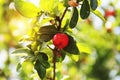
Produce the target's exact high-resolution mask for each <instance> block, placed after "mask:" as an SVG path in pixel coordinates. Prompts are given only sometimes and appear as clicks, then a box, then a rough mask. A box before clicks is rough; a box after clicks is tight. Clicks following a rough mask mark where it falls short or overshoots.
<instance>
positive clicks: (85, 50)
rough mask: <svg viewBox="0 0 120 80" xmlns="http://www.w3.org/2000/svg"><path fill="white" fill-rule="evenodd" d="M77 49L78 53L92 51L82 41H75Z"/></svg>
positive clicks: (89, 52)
mask: <svg viewBox="0 0 120 80" xmlns="http://www.w3.org/2000/svg"><path fill="white" fill-rule="evenodd" d="M77 46H78V49H79V50H80V53H86V54H91V53H92V49H91V48H90V47H89V46H88V45H86V44H83V43H77Z"/></svg>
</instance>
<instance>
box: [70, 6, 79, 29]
mask: <svg viewBox="0 0 120 80" xmlns="http://www.w3.org/2000/svg"><path fill="white" fill-rule="evenodd" d="M77 22H78V10H77V8H76V7H74V11H73V14H72V18H71V20H70V24H69V26H70V28H74V27H75V26H76V25H77Z"/></svg>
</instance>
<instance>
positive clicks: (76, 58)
mask: <svg viewBox="0 0 120 80" xmlns="http://www.w3.org/2000/svg"><path fill="white" fill-rule="evenodd" d="M70 57H71V59H72V60H74V61H75V62H77V61H78V60H79V58H80V57H79V55H71V56H70Z"/></svg>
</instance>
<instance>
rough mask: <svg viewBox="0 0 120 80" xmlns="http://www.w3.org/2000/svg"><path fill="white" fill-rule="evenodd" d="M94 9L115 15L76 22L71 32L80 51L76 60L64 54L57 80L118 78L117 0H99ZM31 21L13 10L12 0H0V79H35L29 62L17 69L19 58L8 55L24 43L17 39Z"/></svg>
mask: <svg viewBox="0 0 120 80" xmlns="http://www.w3.org/2000/svg"><path fill="white" fill-rule="evenodd" d="M97 9H98V10H99V11H100V12H101V13H102V14H103V16H105V13H106V10H113V11H114V12H115V15H110V16H108V17H106V23H103V21H102V20H101V19H100V18H98V17H97V16H95V15H94V14H92V13H91V15H90V16H89V18H88V19H86V20H80V21H79V22H78V24H77V27H76V28H74V29H73V34H72V35H73V36H74V37H75V39H76V40H77V42H79V44H77V45H78V46H79V47H80V49H81V50H80V52H81V54H80V55H79V60H77V59H76V57H75V56H74V57H75V59H74V57H73V60H72V59H70V58H69V57H66V58H65V60H64V61H63V62H62V63H58V64H57V67H58V70H59V71H58V72H57V77H58V78H60V80H120V1H119V0H101V4H100V6H99V7H98V8H97ZM31 20H32V19H28V18H25V17H23V16H21V15H20V14H19V13H18V12H17V11H16V10H15V7H14V3H13V0H0V80H39V79H38V76H37V74H33V71H32V70H31V69H32V68H33V66H32V65H31V64H30V63H25V64H27V65H28V66H24V65H23V66H22V68H23V70H22V71H20V72H19V71H18V72H17V71H16V66H17V63H18V62H19V60H20V59H19V57H16V56H15V55H13V54H11V52H12V51H13V50H15V49H16V48H19V47H21V46H23V45H25V44H22V43H19V41H20V40H21V39H22V38H23V36H24V37H27V36H25V35H26V34H29V33H30V31H31V30H32V29H31V28H32V26H31ZM76 34H77V35H76ZM74 60H75V61H74ZM59 66H60V67H59ZM60 74H62V75H63V77H61V76H60ZM61 78H62V79H61Z"/></svg>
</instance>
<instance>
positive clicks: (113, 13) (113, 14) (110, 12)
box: [105, 10, 115, 18]
mask: <svg viewBox="0 0 120 80" xmlns="http://www.w3.org/2000/svg"><path fill="white" fill-rule="evenodd" d="M109 16H115V11H114V10H106V11H105V17H106V18H107V17H109Z"/></svg>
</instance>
